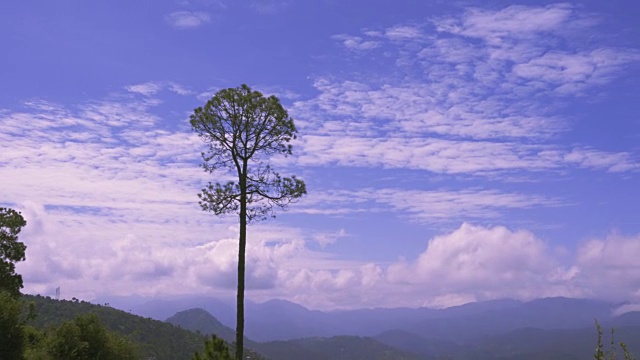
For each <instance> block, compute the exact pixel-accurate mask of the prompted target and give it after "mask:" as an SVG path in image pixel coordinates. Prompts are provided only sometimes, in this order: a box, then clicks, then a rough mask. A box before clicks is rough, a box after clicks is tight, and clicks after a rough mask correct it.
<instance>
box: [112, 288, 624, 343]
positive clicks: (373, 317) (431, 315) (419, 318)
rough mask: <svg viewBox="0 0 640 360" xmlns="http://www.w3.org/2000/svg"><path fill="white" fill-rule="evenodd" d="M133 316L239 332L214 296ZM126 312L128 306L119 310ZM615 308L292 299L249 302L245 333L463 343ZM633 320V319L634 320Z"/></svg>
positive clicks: (600, 315) (567, 303) (163, 303)
mask: <svg viewBox="0 0 640 360" xmlns="http://www.w3.org/2000/svg"><path fill="white" fill-rule="evenodd" d="M114 300H118V303H121V302H122V301H120V300H122V299H114ZM141 300H142V299H136V303H135V304H133V306H131V308H130V309H127V310H131V312H134V313H137V314H142V315H144V316H149V317H153V318H156V319H161V320H164V319H167V318H168V317H169V316H172V315H174V314H175V313H177V312H180V311H185V310H189V309H193V308H201V309H204V310H206V311H207V312H208V313H210V314H211V315H213V316H214V317H215V318H216V319H218V320H219V321H220V323H222V325H225V326H227V327H229V328H232V329H233V328H235V306H234V305H233V304H232V303H229V302H226V301H221V300H217V299H214V298H210V297H192V298H188V297H184V298H172V299H163V300H159V299H158V300H149V299H147V300H148V301H146V302H144V301H141ZM116 306H120V307H121V308H122V305H116ZM614 308H616V306H615V305H614V304H610V303H606V302H601V301H594V300H583V299H568V298H547V299H539V300H534V301H530V302H521V301H517V300H509V299H505V300H492V301H484V302H477V303H470V304H465V305H461V306H456V307H451V308H446V309H429V308H392V309H385V308H376V309H359V310H341V311H328V312H322V311H317V310H309V309H307V308H305V307H303V306H301V305H299V304H295V303H292V302H289V301H286V300H277V299H276V300H270V301H267V302H264V303H253V302H251V301H247V303H246V307H245V319H246V320H245V334H246V336H247V337H249V338H251V339H253V340H255V341H262V342H265V341H275V340H291V339H298V338H305V337H326V338H330V337H333V336H341V335H350V336H368V337H373V336H376V335H378V334H380V333H383V332H385V331H388V330H402V331H405V332H408V333H413V334H416V335H418V336H420V337H422V338H426V339H434V340H442V341H454V342H458V343H459V342H463V341H469V340H472V339H474V338H477V337H478V336H483V335H499V334H504V333H507V332H509V331H513V330H517V329H522V328H527V327H531V328H540V329H572V328H585V327H590V326H592V325H593V319H595V318H597V319H599V320H600V322H601V323H603V324H604V323H607V322H609V321H612V320H613V319H614V317H612V310H613V309H614ZM629 316H630V315H629Z"/></svg>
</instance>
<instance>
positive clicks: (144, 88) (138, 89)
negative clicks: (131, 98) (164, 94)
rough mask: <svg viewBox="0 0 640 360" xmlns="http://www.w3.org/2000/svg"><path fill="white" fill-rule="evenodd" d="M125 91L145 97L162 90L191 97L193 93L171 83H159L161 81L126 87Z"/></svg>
mask: <svg viewBox="0 0 640 360" xmlns="http://www.w3.org/2000/svg"><path fill="white" fill-rule="evenodd" d="M125 89H126V90H127V91H129V92H132V93H137V94H142V95H145V96H152V95H156V94H157V93H159V92H160V91H162V90H165V89H167V90H169V91H171V92H174V93H176V94H178V95H191V94H192V93H193V92H192V91H191V90H189V89H187V88H186V87H185V86H183V85H181V84H178V83H176V82H173V81H169V82H161V81H149V82H146V83H141V84H135V85H129V86H126V87H125Z"/></svg>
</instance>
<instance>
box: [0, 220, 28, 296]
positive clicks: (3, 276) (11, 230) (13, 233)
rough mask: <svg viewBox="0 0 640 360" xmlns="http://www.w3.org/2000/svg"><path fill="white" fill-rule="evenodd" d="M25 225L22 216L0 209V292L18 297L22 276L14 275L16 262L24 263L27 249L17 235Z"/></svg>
mask: <svg viewBox="0 0 640 360" xmlns="http://www.w3.org/2000/svg"><path fill="white" fill-rule="evenodd" d="M25 225H27V222H26V221H25V220H24V218H23V217H22V215H21V214H20V213H19V212H17V211H15V210H13V209H8V208H0V291H6V292H8V293H9V294H11V295H12V296H15V297H18V296H20V289H22V276H21V275H20V274H16V265H15V263H16V262H19V261H24V259H25V251H26V249H27V247H26V246H25V245H24V244H23V243H22V242H20V241H18V234H19V233H20V231H21V230H22V228H23V227H24V226H25Z"/></svg>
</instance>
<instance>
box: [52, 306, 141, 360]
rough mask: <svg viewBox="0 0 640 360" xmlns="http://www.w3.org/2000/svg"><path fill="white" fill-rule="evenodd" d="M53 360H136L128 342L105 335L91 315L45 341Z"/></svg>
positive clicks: (62, 328)
mask: <svg viewBox="0 0 640 360" xmlns="http://www.w3.org/2000/svg"><path fill="white" fill-rule="evenodd" d="M45 343H46V345H45V346H46V348H47V350H48V351H47V352H48V354H49V355H50V356H51V358H52V359H60V360H63V359H66V360H92V359H101V360H120V359H121V360H133V359H137V358H138V357H137V356H136V351H135V349H134V347H133V345H132V344H131V343H129V342H128V341H126V340H125V339H122V338H121V337H119V336H117V335H115V334H113V333H111V332H108V331H107V329H105V328H104V326H103V325H102V323H101V322H100V319H99V318H98V317H97V316H96V315H94V314H86V315H81V316H78V317H77V318H75V319H74V320H71V321H67V322H65V323H63V324H62V325H61V326H60V327H58V328H57V329H55V330H54V331H52V332H50V333H49V337H48V338H47V339H46V340H45Z"/></svg>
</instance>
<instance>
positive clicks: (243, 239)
mask: <svg viewBox="0 0 640 360" xmlns="http://www.w3.org/2000/svg"><path fill="white" fill-rule="evenodd" d="M245 169H246V165H245ZM240 193H241V194H240V241H239V244H238V298H237V304H236V360H242V358H243V356H242V355H243V352H244V275H245V274H244V273H245V252H246V248H247V177H246V171H245V173H244V174H243V176H241V177H240Z"/></svg>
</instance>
